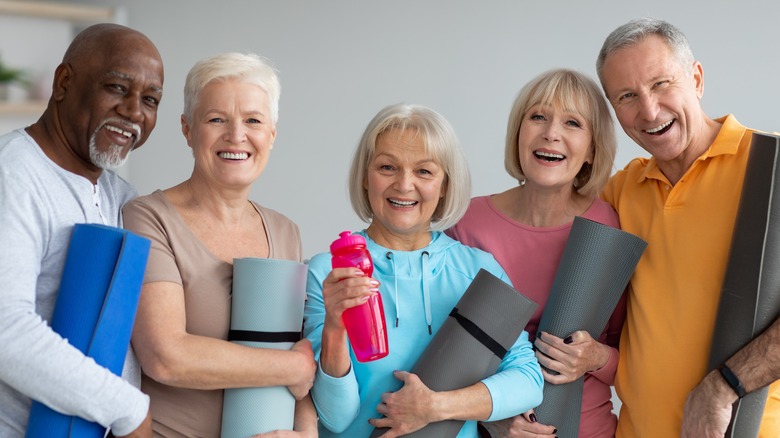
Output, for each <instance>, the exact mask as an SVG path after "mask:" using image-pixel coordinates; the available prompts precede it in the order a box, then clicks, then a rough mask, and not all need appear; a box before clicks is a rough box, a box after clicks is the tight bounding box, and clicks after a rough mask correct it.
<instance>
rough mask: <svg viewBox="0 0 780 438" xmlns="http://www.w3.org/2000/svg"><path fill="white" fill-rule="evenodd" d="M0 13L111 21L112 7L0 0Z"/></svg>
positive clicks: (32, 0)
mask: <svg viewBox="0 0 780 438" xmlns="http://www.w3.org/2000/svg"><path fill="white" fill-rule="evenodd" d="M0 14H4V15H19V16H25V17H38V18H55V19H61V20H67V21H71V22H74V23H89V22H102V21H113V20H114V16H115V15H114V10H113V8H109V7H104V6H88V5H74V4H63V3H52V2H42V1H34V0H0Z"/></svg>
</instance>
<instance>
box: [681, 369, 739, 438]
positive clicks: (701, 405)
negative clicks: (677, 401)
mask: <svg viewBox="0 0 780 438" xmlns="http://www.w3.org/2000/svg"><path fill="white" fill-rule="evenodd" d="M736 400H737V394H735V393H734V391H733V390H732V389H731V387H729V386H728V384H727V383H726V381H725V380H723V377H722V376H721V375H720V373H719V372H718V371H717V370H715V371H711V372H710V373H709V374H707V375H706V376H705V377H704V379H703V380H702V381H701V382H700V383H699V385H698V386H696V387H695V388H693V391H691V392H690V393H689V394H688V399H687V400H686V402H685V409H684V410H683V422H682V433H681V434H680V436H681V437H682V438H723V435H725V433H726V429H727V428H728V426H729V422H730V421H731V410H732V405H733V403H734V402H735V401H736Z"/></svg>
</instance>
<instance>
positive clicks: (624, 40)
mask: <svg viewBox="0 0 780 438" xmlns="http://www.w3.org/2000/svg"><path fill="white" fill-rule="evenodd" d="M651 35H658V36H660V37H661V38H663V39H664V41H666V44H668V45H669V48H670V49H671V50H672V53H674V55H675V57H676V58H677V61H678V62H679V63H680V65H681V66H683V67H684V68H685V69H686V71H691V70H690V69H691V68H692V66H693V62H694V60H695V59H694V57H693V52H692V51H691V46H690V45H689V44H688V39H687V38H686V37H685V34H683V33H682V31H680V29H678V28H676V27H675V26H673V25H672V24H670V23H668V22H666V21H664V20H659V19H655V18H639V19H636V20H631V21H629V22H628V23H626V24H624V25H622V26H620V27H618V28H617V29H615V30H613V31H612V33H610V34H609V36H608V37H607V39H606V40H604V45H602V46H601V51H599V57H598V58H597V59H596V74H598V76H599V80H600V81H601V86H602V88H603V86H604V71H603V69H604V61H605V60H606V58H607V55H609V54H610V53H612V52H614V51H616V50H619V49H622V48H625V47H629V46H633V45H634V44H637V43H640V42H642V41H644V39H645V38H647V37H649V36H651Z"/></svg>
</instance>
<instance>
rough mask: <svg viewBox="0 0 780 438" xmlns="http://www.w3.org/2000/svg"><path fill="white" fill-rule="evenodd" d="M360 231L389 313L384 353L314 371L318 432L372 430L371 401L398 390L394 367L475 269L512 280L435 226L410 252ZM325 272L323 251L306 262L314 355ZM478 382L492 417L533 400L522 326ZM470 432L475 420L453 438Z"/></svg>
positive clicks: (423, 338) (418, 344) (535, 370)
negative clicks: (340, 371)
mask: <svg viewBox="0 0 780 438" xmlns="http://www.w3.org/2000/svg"><path fill="white" fill-rule="evenodd" d="M360 234H361V235H363V236H364V237H365V238H366V241H367V243H368V250H369V251H370V253H371V257H372V259H373V261H374V274H373V277H374V278H375V279H377V280H379V282H380V283H381V285H380V287H379V292H380V293H381V294H382V302H383V304H384V308H385V317H386V319H387V332H388V336H387V337H388V343H389V350H390V354H389V355H388V356H386V357H384V358H382V359H379V360H376V361H373V362H366V363H361V362H358V361H357V360H356V359H355V356H354V353H352V352H351V351H350V355H351V357H352V368H351V370H350V372H349V373H348V374H347V375H346V376H344V377H341V378H334V377H331V376H328V375H326V374H325V373H324V372H323V371H322V369H319V370H318V372H317V377H316V379H315V381H314V387H313V388H312V397H313V399H314V403H315V405H316V406H317V412H318V414H319V417H320V428H319V429H320V436H322V437H330V436H344V437H368V436H369V435H370V434H371V431H372V430H373V427H372V426H371V425H370V424H368V419H369V418H380V417H381V415H380V414H379V413H378V412H377V411H376V406H377V405H378V404H379V402H380V399H381V395H382V393H384V392H388V391H397V390H398V389H400V388H401V382H400V381H399V380H397V379H396V378H395V377H394V376H393V371H395V370H403V371H409V370H411V368H412V367H413V366H414V364H415V362H416V361H417V358H419V357H420V355H421V354H422V352H423V350H425V347H426V346H427V345H428V343H429V342H430V341H431V339H433V335H432V334H430V333H429V327H430V331H431V332H432V333H433V334H435V333H436V332H437V331H438V330H439V328H440V327H441V326H442V324H444V321H445V320H446V319H447V315H449V313H450V311H451V310H452V308H453V307H454V306H455V304H457V302H458V300H459V299H460V297H461V296H462V295H463V293H464V292H465V291H466V288H467V287H468V286H469V285H470V284H471V282H472V280H473V279H474V277H475V276H476V275H477V273H478V272H479V270H480V268H483V269H485V270H487V271H488V272H490V273H491V274H493V275H495V276H496V277H498V278H500V279H502V280H504V281H506V282H507V283H509V282H510V281H509V278H508V277H507V275H506V273H505V272H504V270H503V269H502V268H501V266H500V265H499V264H498V262H496V260H495V259H494V258H493V256H492V255H490V254H488V253H486V252H484V251H481V250H479V249H476V248H471V247H468V246H465V245H463V244H461V243H460V242H457V241H455V240H453V239H451V238H450V237H448V236H447V235H445V234H443V233H441V232H433V233H432V235H431V243H430V244H428V246H426V247H425V248H422V249H419V250H416V251H394V250H389V249H387V248H384V247H382V246H380V245H378V244H377V243H376V242H374V241H373V240H371V238H369V237H368V235H367V234H366V232H365V231H362V232H361V233H360ZM330 271H331V257H330V254H329V253H322V254H318V255H316V256H314V257H313V258H312V259H311V261H310V262H309V278H308V284H307V287H306V288H307V293H308V300H307V302H306V310H305V314H304V321H305V322H304V334H305V335H306V337H307V338H308V339H309V340H310V341H311V342H312V345H313V347H314V354H315V357H316V358H317V359H319V355H320V352H321V348H322V342H321V338H322V326H323V324H324V321H325V305H324V302H323V300H322V282H323V280H324V279H325V277H327V275H328V274H329V273H330ZM482 382H483V383H484V384H485V385H486V386H487V388H488V390H489V391H490V395H491V398H492V401H493V412H492V414H491V416H490V418H489V420H490V421H495V420H500V419H504V418H508V417H511V416H514V415H517V414H519V413H522V412H525V411H527V410H528V409H531V408H533V407H536V406H538V405H539V403H540V402H541V400H542V384H543V379H542V373H541V369H540V367H539V363H538V362H537V361H536V358H535V357H534V353H533V350H532V348H531V344H530V343H529V342H528V334H527V333H526V332H525V331H523V332H522V334H521V336H520V337H519V338H518V340H517V342H515V344H514V345H513V346H512V348H511V349H510V350H509V352H508V353H507V355H506V356H505V357H504V359H503V361H502V362H501V365H500V366H499V369H498V372H497V373H496V374H494V375H493V376H490V377H488V378H487V379H485V380H483V381H482ZM476 436H477V430H476V422H475V421H469V422H466V425H465V426H464V427H463V429H461V431H460V434H458V437H476Z"/></svg>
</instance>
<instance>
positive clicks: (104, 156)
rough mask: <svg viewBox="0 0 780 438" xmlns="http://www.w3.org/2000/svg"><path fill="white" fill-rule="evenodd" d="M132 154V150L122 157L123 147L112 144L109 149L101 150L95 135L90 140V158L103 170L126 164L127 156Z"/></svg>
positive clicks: (114, 168)
mask: <svg viewBox="0 0 780 438" xmlns="http://www.w3.org/2000/svg"><path fill="white" fill-rule="evenodd" d="M129 156H130V152H127V155H125V156H124V157H122V147H121V146H119V145H115V144H112V145H110V146H109V147H108V150H107V151H99V150H98V148H97V142H96V141H95V136H94V135H93V136H92V138H91V139H90V140H89V159H90V161H92V164H94V165H95V166H97V167H99V168H101V169H103V170H116V169H118V168H119V167H121V166H122V165H123V164H125V161H127V157H129Z"/></svg>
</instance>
